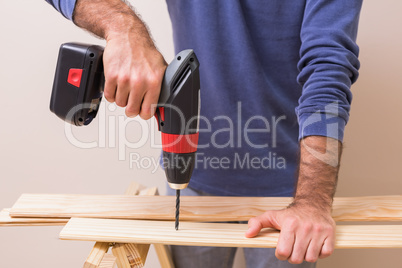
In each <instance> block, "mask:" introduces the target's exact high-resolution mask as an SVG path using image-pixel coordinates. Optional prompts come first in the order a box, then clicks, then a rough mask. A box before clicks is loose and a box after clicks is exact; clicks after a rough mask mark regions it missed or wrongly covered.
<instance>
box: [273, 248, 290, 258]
mask: <svg viewBox="0 0 402 268" xmlns="http://www.w3.org/2000/svg"><path fill="white" fill-rule="evenodd" d="M275 255H276V257H277V258H278V259H279V260H282V261H284V260H287V259H288V258H289V255H290V252H289V251H288V250H286V249H284V248H277V249H276V254H275Z"/></svg>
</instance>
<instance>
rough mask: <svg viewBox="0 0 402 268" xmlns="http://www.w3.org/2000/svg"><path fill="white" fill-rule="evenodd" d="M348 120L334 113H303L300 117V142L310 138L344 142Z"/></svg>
mask: <svg viewBox="0 0 402 268" xmlns="http://www.w3.org/2000/svg"><path fill="white" fill-rule="evenodd" d="M345 125H346V120H345V119H344V118H342V117H339V116H338V115H335V114H332V113H324V112H315V113H303V114H301V115H300V116H299V141H300V140H301V139H303V138H305V137H308V136H324V137H329V138H333V139H337V140H339V141H340V142H342V141H343V135H344V130H345Z"/></svg>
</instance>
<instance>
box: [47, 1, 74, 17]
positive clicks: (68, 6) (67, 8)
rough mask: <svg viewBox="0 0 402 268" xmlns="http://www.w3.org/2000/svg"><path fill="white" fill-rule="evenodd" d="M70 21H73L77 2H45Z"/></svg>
mask: <svg viewBox="0 0 402 268" xmlns="http://www.w3.org/2000/svg"><path fill="white" fill-rule="evenodd" d="M45 1H46V2H48V3H49V4H51V5H52V6H53V7H54V8H55V9H56V10H57V11H59V12H60V13H61V14H62V15H63V16H64V17H66V18H67V19H69V20H73V12H74V7H75V2H76V1H77V0H45Z"/></svg>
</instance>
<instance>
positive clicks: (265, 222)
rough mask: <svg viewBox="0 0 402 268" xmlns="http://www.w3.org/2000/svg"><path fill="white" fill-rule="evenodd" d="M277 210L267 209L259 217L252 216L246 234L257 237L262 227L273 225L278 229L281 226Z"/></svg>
mask: <svg viewBox="0 0 402 268" xmlns="http://www.w3.org/2000/svg"><path fill="white" fill-rule="evenodd" d="M275 216H276V211H267V212H265V213H264V214H261V215H259V216H257V217H254V218H251V219H250V220H249V221H248V230H247V231H246V233H245V236H246V237H248V238H250V237H255V236H256V235H257V234H258V233H259V232H260V231H261V229H262V228H268V227H272V228H275V229H278V228H279V226H278V224H277V222H276V219H275Z"/></svg>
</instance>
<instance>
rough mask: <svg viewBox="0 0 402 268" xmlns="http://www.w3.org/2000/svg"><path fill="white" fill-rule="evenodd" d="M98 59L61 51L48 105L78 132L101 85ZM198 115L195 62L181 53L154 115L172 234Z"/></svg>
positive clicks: (92, 112)
mask: <svg viewBox="0 0 402 268" xmlns="http://www.w3.org/2000/svg"><path fill="white" fill-rule="evenodd" d="M102 56H103V47H101V46H96V45H87V44H79V43H66V44H63V45H61V47H60V51H59V57H58V61H57V67H56V73H55V77H54V82H53V90H52V97H51V100H50V110H51V111H52V112H53V113H55V114H56V115H57V116H58V117H59V118H61V119H63V120H64V121H66V122H68V123H70V124H73V125H76V126H83V125H88V124H90V123H91V122H92V120H93V119H94V118H95V117H96V114H97V112H98V109H99V105H100V102H101V100H102V96H103V89H104V83H105V78H104V72H103V61H102ZM199 111H200V76H199V62H198V59H197V57H196V55H195V53H194V51H193V50H183V51H181V52H180V53H179V54H177V55H176V57H175V59H174V60H173V61H172V62H171V63H170V64H169V66H168V67H167V68H166V71H165V75H164V78H163V82H162V87H161V92H160V96H159V100H158V105H157V109H156V113H155V117H156V119H157V122H158V129H159V130H160V131H161V133H162V151H163V166H164V169H165V173H166V177H167V181H168V184H169V186H170V187H171V188H172V189H175V190H176V215H175V216H176V222H175V228H176V230H177V229H178V226H179V208H180V190H181V189H184V188H186V187H187V185H188V183H189V181H190V178H191V174H192V172H193V169H194V164H195V153H196V151H197V145H198V125H199Z"/></svg>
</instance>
